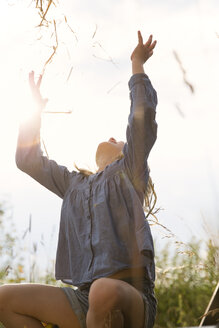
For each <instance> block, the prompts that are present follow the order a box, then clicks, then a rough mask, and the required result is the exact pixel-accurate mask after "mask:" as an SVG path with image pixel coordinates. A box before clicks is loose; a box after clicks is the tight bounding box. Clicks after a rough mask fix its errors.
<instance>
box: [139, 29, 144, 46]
mask: <svg viewBox="0 0 219 328" xmlns="http://www.w3.org/2000/svg"><path fill="white" fill-rule="evenodd" d="M138 44H140V45H143V38H142V35H141V32H140V31H138Z"/></svg>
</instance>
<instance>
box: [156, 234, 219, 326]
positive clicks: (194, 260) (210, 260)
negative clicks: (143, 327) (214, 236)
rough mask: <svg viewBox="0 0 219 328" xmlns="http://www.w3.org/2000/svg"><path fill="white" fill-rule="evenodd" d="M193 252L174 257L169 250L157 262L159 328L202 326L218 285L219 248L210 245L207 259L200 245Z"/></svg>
mask: <svg viewBox="0 0 219 328" xmlns="http://www.w3.org/2000/svg"><path fill="white" fill-rule="evenodd" d="M189 246H190V251H189V252H188V251H187V252H186V253H185V254H179V253H178V252H177V250H176V251H175V253H174V255H173V256H172V257H170V255H169V251H168V249H169V248H168V247H165V249H163V251H162V252H161V254H160V255H159V257H158V258H157V267H158V268H159V269H158V273H157V281H156V288H155V291H156V297H157V299H158V309H157V317H156V324H155V328H161V327H162V328H164V327H165V328H172V327H190V326H198V325H199V323H200V317H201V316H202V315H203V314H204V312H205V309H206V307H207V305H208V303H209V301H210V298H211V296H212V293H213V291H214V288H215V286H216V284H217V282H218V278H219V275H218V272H219V271H218V268H217V266H218V264H217V263H216V258H217V254H218V247H216V246H213V244H212V242H211V240H209V242H208V243H207V247H206V252H207V255H206V256H205V257H202V258H201V256H200V246H201V243H200V242H192V243H190V245H189Z"/></svg>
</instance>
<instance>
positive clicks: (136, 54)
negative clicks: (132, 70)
mask: <svg viewBox="0 0 219 328" xmlns="http://www.w3.org/2000/svg"><path fill="white" fill-rule="evenodd" d="M152 39H153V36H152V35H150V36H149V38H148V40H147V42H146V43H143V38H142V35H141V32H140V31H138V45H137V47H136V48H135V49H134V51H133V52H132V54H131V60H132V61H133V62H137V63H138V64H141V65H143V64H144V63H145V62H146V61H147V60H148V58H150V57H151V56H152V55H153V49H154V48H155V46H156V43H157V41H153V42H152Z"/></svg>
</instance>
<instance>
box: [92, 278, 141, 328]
mask: <svg viewBox="0 0 219 328" xmlns="http://www.w3.org/2000/svg"><path fill="white" fill-rule="evenodd" d="M143 325H144V303H143V299H142V296H141V294H140V293H139V291H138V290H137V289H135V288H134V287H132V286H131V285H129V284H128V283H126V282H124V281H121V280H117V279H111V278H101V279H98V280H96V281H95V282H94V283H93V284H92V286H91V289H90V294H89V310H88V313H87V327H88V328H114V327H116V328H123V327H126V328H142V327H143Z"/></svg>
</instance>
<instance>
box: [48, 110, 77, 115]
mask: <svg viewBox="0 0 219 328" xmlns="http://www.w3.org/2000/svg"><path fill="white" fill-rule="evenodd" d="M71 113H72V110H68V111H65V112H62V111H45V112H43V114H71Z"/></svg>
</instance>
